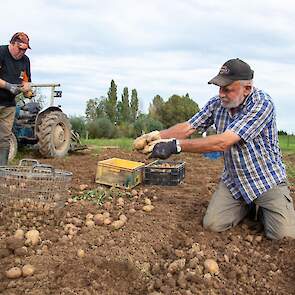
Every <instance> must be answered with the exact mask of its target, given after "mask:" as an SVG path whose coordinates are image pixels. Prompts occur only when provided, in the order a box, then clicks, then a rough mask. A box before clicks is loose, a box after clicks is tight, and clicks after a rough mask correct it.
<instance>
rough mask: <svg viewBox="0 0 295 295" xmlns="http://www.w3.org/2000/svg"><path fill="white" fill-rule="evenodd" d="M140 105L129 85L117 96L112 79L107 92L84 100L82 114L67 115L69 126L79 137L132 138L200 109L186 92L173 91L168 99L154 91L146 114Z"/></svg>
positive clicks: (163, 126)
mask: <svg viewBox="0 0 295 295" xmlns="http://www.w3.org/2000/svg"><path fill="white" fill-rule="evenodd" d="M139 105H140V98H139V97H138V93H137V90H136V89H132V90H131V94H130V91H129V89H128V87H124V88H123V93H122V94H121V99H118V90H117V85H116V83H115V81H114V80H112V81H111V83H110V87H109V90H108V93H107V95H106V96H101V97H100V98H93V99H88V100H87V102H86V109H85V116H72V117H70V121H71V124H72V128H73V130H74V131H76V132H78V133H79V134H80V136H81V137H85V136H86V135H87V136H88V137H89V138H115V137H133V138H134V137H136V136H138V135H140V134H142V133H146V132H150V131H153V130H161V129H164V128H168V127H170V126H172V125H174V124H176V123H179V122H183V121H186V120H188V119H189V118H190V117H191V116H192V115H194V114H195V113H196V112H198V111H199V106H198V104H197V103H196V102H195V101H194V100H193V99H192V98H190V96H189V94H188V93H187V94H185V95H182V96H180V95H176V94H174V95H172V96H170V97H169V98H168V99H167V100H165V99H163V98H162V97H161V96H160V95H156V96H155V97H154V98H153V100H152V102H151V103H150V105H149V109H148V113H147V114H145V113H142V112H141V111H140V109H139Z"/></svg>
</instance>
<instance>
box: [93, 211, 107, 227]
mask: <svg viewBox="0 0 295 295" xmlns="http://www.w3.org/2000/svg"><path fill="white" fill-rule="evenodd" d="M93 220H94V222H95V224H97V225H103V222H104V220H105V217H104V216H103V215H102V214H100V213H98V214H95V215H94V217H93Z"/></svg>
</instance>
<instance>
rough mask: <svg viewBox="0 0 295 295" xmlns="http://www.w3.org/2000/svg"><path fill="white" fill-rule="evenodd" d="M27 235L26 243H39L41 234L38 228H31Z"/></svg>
mask: <svg viewBox="0 0 295 295" xmlns="http://www.w3.org/2000/svg"><path fill="white" fill-rule="evenodd" d="M25 237H26V238H27V240H26V244H27V245H28V244H31V245H32V246H36V245H37V244H38V243H39V240H40V234H39V231H37V230H36V229H32V230H29V231H28V232H27V233H26V234H25Z"/></svg>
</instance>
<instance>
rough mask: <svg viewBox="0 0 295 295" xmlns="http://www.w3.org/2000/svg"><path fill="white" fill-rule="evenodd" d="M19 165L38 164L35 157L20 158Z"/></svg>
mask: <svg viewBox="0 0 295 295" xmlns="http://www.w3.org/2000/svg"><path fill="white" fill-rule="evenodd" d="M18 165H19V166H36V165H40V164H39V162H38V161H37V160H35V159H21V160H20V161H19V164H18Z"/></svg>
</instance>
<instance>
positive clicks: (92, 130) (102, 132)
mask: <svg viewBox="0 0 295 295" xmlns="http://www.w3.org/2000/svg"><path fill="white" fill-rule="evenodd" d="M87 131H88V134H89V138H114V137H116V127H115V125H114V124H113V123H112V122H111V121H110V119H108V118H99V119H96V120H94V121H91V122H89V123H88V124H87Z"/></svg>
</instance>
